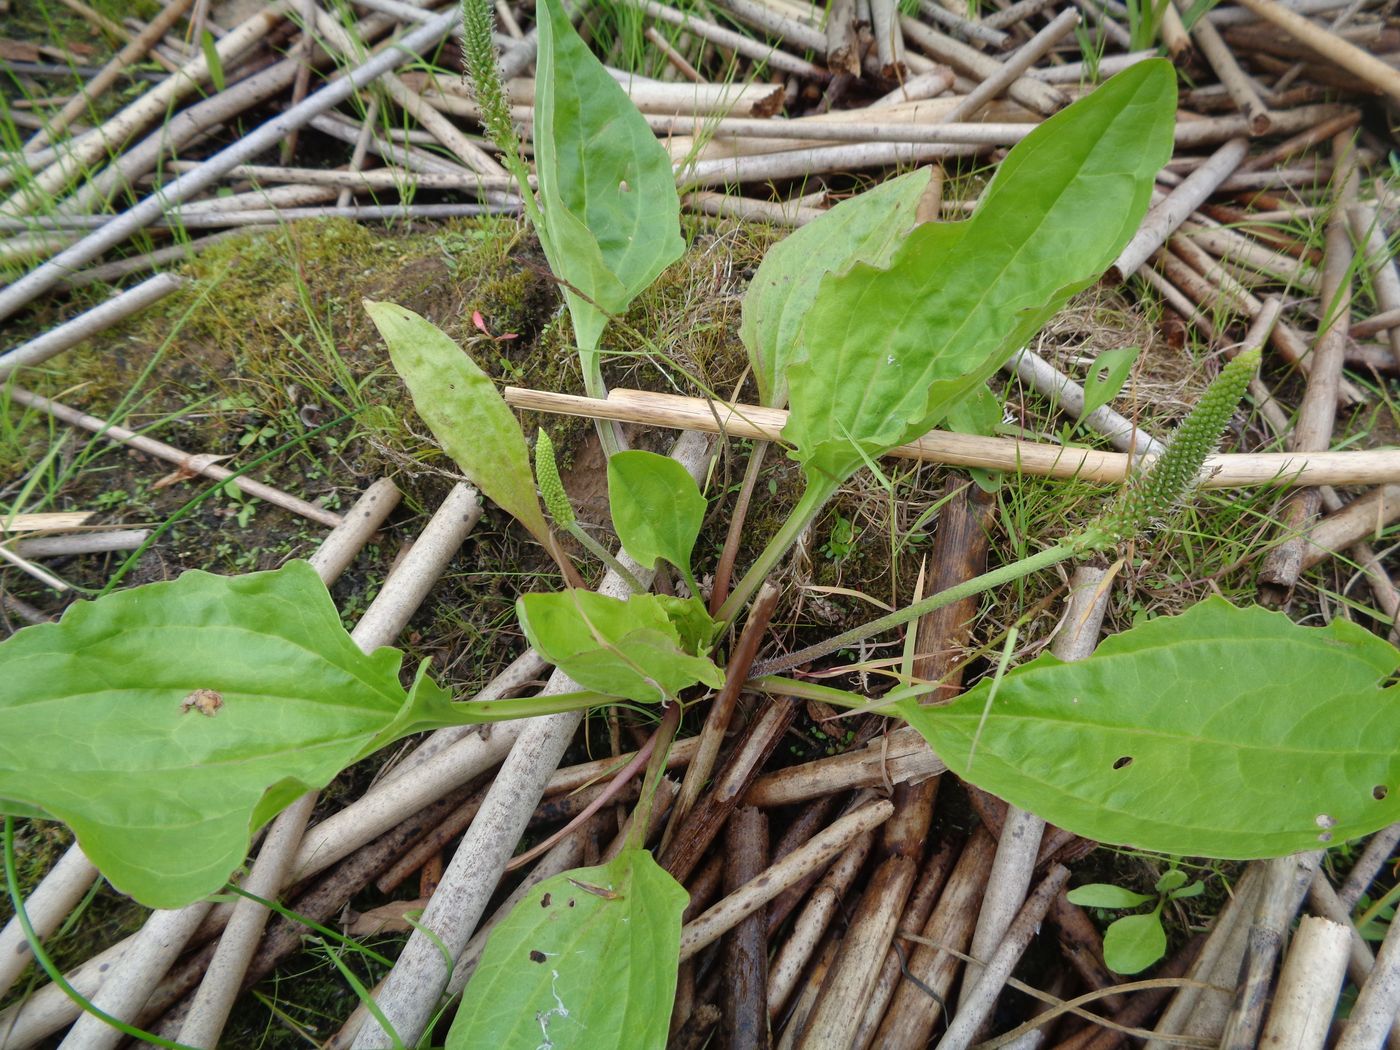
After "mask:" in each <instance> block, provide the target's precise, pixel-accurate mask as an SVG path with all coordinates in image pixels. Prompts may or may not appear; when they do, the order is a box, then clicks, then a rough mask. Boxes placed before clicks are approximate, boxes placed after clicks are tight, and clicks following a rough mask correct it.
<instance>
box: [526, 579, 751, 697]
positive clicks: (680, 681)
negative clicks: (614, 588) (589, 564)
mask: <svg viewBox="0 0 1400 1050" xmlns="http://www.w3.org/2000/svg"><path fill="white" fill-rule="evenodd" d="M515 608H516V615H517V616H518V617H519V619H520V626H521V627H522V628H523V629H524V631H525V636H526V637H527V638H528V639H529V640H530V644H531V645H532V646H534V647H535V648H536V649H537V650H538V651H539V653H540V655H541V656H543V657H544V658H545V659H546V660H548V661H549V662H550V663H552V664H554V665H556V666H557V667H559V668H560V669H561V670H563V671H564V673H565V674H567V675H568V676H569V677H570V678H572V679H573V680H574V681H575V682H577V683H578V684H579V685H581V686H583V687H584V688H585V689H596V690H597V691H598V692H600V693H608V694H609V695H611V696H620V697H625V698H627V699H629V700H636V701H638V702H639V703H656V702H658V701H661V700H664V699H667V698H670V697H673V696H675V695H676V694H677V693H679V692H680V691H681V690H682V689H686V688H688V687H689V686H692V685H694V684H695V683H697V682H704V683H705V684H706V685H709V686H713V687H715V688H718V687H719V686H721V685H723V684H724V675H723V673H722V672H721V671H720V669H719V668H718V667H716V666H715V665H714V664H713V663H712V662H711V661H710V660H708V659H706V658H705V657H703V656H695V655H692V654H691V653H688V652H686V651H685V649H684V648H683V647H682V645H681V638H680V634H679V631H678V629H677V627H676V626H675V624H674V623H672V621H671V618H670V616H669V615H668V612H667V606H666V605H664V604H663V603H662V602H661V601H659V600H658V598H657V596H656V595H652V594H634V595H632V596H631V597H630V598H628V599H627V600H626V601H621V600H619V599H617V598H610V597H608V596H607V595H603V594H596V593H594V592H593V591H581V590H569V591H563V592H562V593H557V594H527V595H524V596H522V597H521V598H520V599H518V600H517V601H516V603H515Z"/></svg>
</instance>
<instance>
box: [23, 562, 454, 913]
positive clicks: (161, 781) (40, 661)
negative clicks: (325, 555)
mask: <svg viewBox="0 0 1400 1050" xmlns="http://www.w3.org/2000/svg"><path fill="white" fill-rule="evenodd" d="M402 659H403V656H402V654H401V653H399V652H398V651H397V650H394V649H387V648H386V649H380V650H379V651H378V652H376V653H374V654H373V655H366V654H365V653H363V652H361V650H360V648H359V646H357V645H356V644H355V643H354V642H353V641H352V640H351V639H350V636H349V635H348V634H347V633H346V632H345V629H344V628H343V627H342V626H341V623H340V618H339V616H338V615H337V614H336V610H335V605H334V604H333V603H332V601H331V598H330V595H329V594H327V592H326V588H325V585H324V584H322V583H321V580H320V578H319V577H318V576H317V575H316V572H315V570H314V569H312V568H311V566H310V565H308V564H307V563H306V562H300V561H296V562H290V563H288V564H287V565H286V566H284V567H283V568H281V569H278V570H276V571H274V572H259V573H253V574H251V575H247V576H231V577H228V576H213V575H210V574H209V573H205V572H187V573H185V574H184V575H183V576H181V577H180V578H179V579H177V580H174V581H172V582H169V583H152V584H147V585H146V586H143V587H136V588H132V589H131V590H127V591H119V592H116V593H114V594H111V595H108V596H107V597H104V598H101V599H99V600H97V601H92V602H78V603H77V604H75V605H73V606H72V607H71V608H70V609H69V610H68V611H67V612H66V613H65V614H64V616H63V619H62V620H60V621H59V622H58V623H56V624H43V625H40V626H37V627H28V628H26V629H24V630H22V631H20V632H19V633H18V634H16V635H14V637H12V638H10V639H9V640H7V641H6V642H4V643H3V644H0V678H3V679H4V681H5V689H4V692H3V697H0V811H6V812H18V813H30V814H32V813H34V812H35V811H36V810H38V811H42V812H43V813H45V814H47V815H49V816H51V817H53V818H55V819H58V820H62V821H63V822H65V823H66V824H68V825H69V827H71V828H72V829H73V831H74V832H75V833H76V834H77V836H78V842H79V843H80V844H81V845H82V847H83V851H84V852H85V853H86V854H87V855H88V857H90V858H91V859H92V861H93V863H94V864H96V865H97V866H98V867H99V868H100V869H101V870H102V872H103V874H104V875H106V876H107V878H108V879H109V880H110V881H111V882H112V884H113V885H114V886H116V887H117V888H118V889H120V890H122V891H123V892H124V893H129V894H131V896H133V897H135V898H136V899H137V900H139V901H140V902H141V903H142V904H146V905H149V906H151V907H153V908H174V907H179V906H181V905H184V904H188V903H189V902H190V901H193V900H197V899H198V898H200V897H203V896H205V895H207V894H209V893H213V892H215V891H216V890H218V889H219V887H220V886H222V885H223V884H224V882H225V881H226V880H227V879H228V877H229V875H230V873H232V872H233V871H234V869H236V868H237V867H238V866H239V865H240V864H242V863H243V859H244V856H245V854H246V852H247V849H248V839H249V835H250V834H251V833H252V832H253V831H255V830H256V829H257V828H259V827H261V826H262V825H263V824H264V823H266V822H267V821H268V820H270V819H271V818H272V817H273V816H275V815H276V814H277V813H278V812H279V811H280V810H281V809H283V808H284V807H285V806H287V805H288V804H289V803H290V802H292V801H293V800H294V799H296V798H297V797H298V796H299V795H301V794H302V793H303V792H305V791H308V790H311V789H313V788H321V787H324V786H325V785H326V784H328V783H329V782H330V781H331V779H332V778H333V777H334V776H335V775H336V774H337V773H339V772H340V771H341V770H342V769H344V768H345V767H346V766H348V765H350V764H351V763H353V762H355V761H358V760H359V759H360V758H363V757H364V756H365V755H368V754H369V753H371V752H373V751H375V750H377V749H379V748H380V747H382V746H384V745H385V744H388V743H390V742H391V741H393V740H396V739H398V738H399V737H401V736H405V735H407V734H409V733H413V732H417V731H418V730H420V729H425V728H432V727H435V726H441V725H450V724H454V723H457V722H461V721H466V720H467V719H463V718H462V717H460V715H459V714H458V713H456V712H454V710H453V705H452V704H451V703H450V697H449V696H448V695H447V693H445V692H444V691H443V690H441V689H439V688H438V687H437V686H435V685H434V684H433V683H432V682H431V681H430V680H428V679H427V678H426V677H425V676H424V675H423V673H422V671H423V669H422V668H420V670H419V675H418V678H417V680H416V681H415V682H414V684H413V687H412V688H411V689H410V690H408V691H405V690H404V688H403V687H402V686H401V685H400V684H399V667H400V663H401V662H402Z"/></svg>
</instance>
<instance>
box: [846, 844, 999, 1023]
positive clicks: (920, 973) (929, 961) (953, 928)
mask: <svg viewBox="0 0 1400 1050" xmlns="http://www.w3.org/2000/svg"><path fill="white" fill-rule="evenodd" d="M995 853H996V840H995V839H994V838H992V836H991V833H990V832H988V831H987V829H986V828H985V827H978V828H977V829H976V830H975V831H974V832H973V833H972V837H971V838H969V839H968V840H967V845H966V846H964V847H963V851H962V855H961V856H960V857H959V858H958V862H957V864H956V865H954V867H953V872H952V874H951V875H949V876H948V882H947V884H946V885H945V886H944V888H943V893H942V895H941V896H940V897H939V899H938V904H937V905H936V906H935V907H934V910H933V914H931V915H930V916H929V917H928V921H927V922H926V923H925V924H924V926H923V928H922V929H921V930H918V931H914V930H901V931H900V936H901V937H908V938H909V939H911V940H913V941H914V943H915V944H916V947H915V949H914V951H913V953H912V955H911V956H910V957H909V961H908V971H909V974H910V975H911V977H912V978H913V979H912V980H908V981H904V982H902V983H901V984H900V985H899V986H898V988H896V989H895V994H894V1000H893V1001H892V1002H891V1003H890V1007H889V1009H888V1011H886V1013H885V1018H884V1020H883V1021H882V1022H881V1024H880V1028H879V1030H878V1031H877V1032H876V1033H875V1039H874V1041H873V1043H872V1045H874V1046H879V1047H885V1046H925V1045H927V1043H928V1041H929V1037H930V1036H931V1035H932V1034H933V1029H934V1026H935V1025H937V1024H938V1023H939V1021H947V1020H948V1017H947V1007H946V1000H947V997H948V992H949V990H950V989H951V988H952V986H953V980H954V978H955V977H956V976H957V973H958V968H959V967H960V966H961V960H960V959H959V957H958V956H959V953H961V952H962V951H963V949H964V948H965V947H966V946H967V943H968V941H969V940H970V939H971V937H972V927H973V925H974V923H975V922H976V920H977V909H978V907H979V904H980V902H981V899H982V890H983V889H984V888H985V886H986V882H987V875H988V873H989V872H990V871H991V866H992V858H993V857H994V856H995ZM914 933H917V934H918V937H917V938H914V937H911V936H910V935H911V934H914ZM916 982H917V983H916ZM930 998H932V999H933V1001H932V1002H930Z"/></svg>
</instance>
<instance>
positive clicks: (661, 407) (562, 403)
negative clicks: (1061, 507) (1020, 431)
mask: <svg viewBox="0 0 1400 1050" xmlns="http://www.w3.org/2000/svg"><path fill="white" fill-rule="evenodd" d="M503 393H504V394H505V398H506V400H507V401H508V402H510V403H511V404H512V405H514V406H515V407H516V408H519V409H522V410H525V411H530V412H548V413H553V414H556V415H569V416H583V417H586V418H594V417H596V418H599V419H613V420H618V421H620V422H624V423H642V424H646V425H649V426H659V427H669V428H672V429H677V430H698V431H703V432H705V433H712V434H717V433H724V434H727V435H729V436H730V437H740V438H757V439H760V440H763V441H780V440H781V439H780V436H779V435H780V432H781V431H782V428H783V426H784V425H786V423H787V412H786V411H784V410H783V409H775V408H766V407H761V406H757V405H729V404H726V403H724V402H719V401H706V400H704V399H702V398H689V397H681V396H678V395H674V394H657V393H652V392H650V391H639V390H619V389H613V390H611V391H609V392H608V397H607V400H605V401H600V400H597V399H593V398H586V397H579V396H576V395H572V394H556V393H553V392H550V391H543V390H528V389H525V388H523V387H506V388H505V390H504V391H503ZM889 455H891V456H896V457H899V458H902V459H919V460H923V461H924V462H928V463H944V464H948V465H951V466H964V467H984V468H986V469H989V470H1008V471H1013V472H1018V473H1022V474H1029V475H1035V476H1040V477H1056V478H1080V479H1082V480H1085V481H1097V482H1118V481H1122V480H1123V479H1124V478H1126V477H1127V476H1128V473H1129V471H1130V470H1131V469H1132V465H1131V462H1130V457H1129V456H1127V455H1124V454H1123V453H1118V452H1102V451H1098V450H1093V449H1085V448H1079V447H1076V446H1068V445H1066V446H1052V445H1041V444H1036V443H1034V442H1029V441H1014V440H1010V439H1003V438H981V437H975V436H972V435H966V434H952V433H947V432H944V431H930V432H929V433H928V434H926V435H924V436H923V437H922V438H920V439H918V440H917V441H914V442H911V443H910V444H908V445H901V446H899V447H898V448H895V449H891V450H890V452H889ZM1391 481H1400V451H1392V450H1388V449H1379V450H1373V451H1357V452H1311V453H1293V452H1261V453H1232V454H1221V455H1215V456H1210V457H1208V458H1207V459H1206V465H1205V467H1204V469H1203V470H1202V472H1201V485H1202V487H1204V488H1244V487H1248V486H1254V485H1270V484H1279V485H1377V484H1384V483H1388V482H1391Z"/></svg>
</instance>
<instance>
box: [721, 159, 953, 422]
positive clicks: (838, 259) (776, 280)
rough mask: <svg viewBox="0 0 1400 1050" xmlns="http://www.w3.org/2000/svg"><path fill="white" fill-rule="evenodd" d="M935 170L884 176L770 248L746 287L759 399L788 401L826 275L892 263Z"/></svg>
mask: <svg viewBox="0 0 1400 1050" xmlns="http://www.w3.org/2000/svg"><path fill="white" fill-rule="evenodd" d="M929 175H930V169H928V168H921V169H919V170H918V171H911V172H909V174H907V175H901V176H900V177H899V178H896V179H890V180H888V181H886V182H882V183H881V184H880V185H879V186H876V187H875V188H874V189H872V190H867V191H866V192H865V193H862V194H860V195H859V196H856V197H851V198H849V199H848V200H844V201H842V202H841V203H840V204H838V205H836V207H834V208H832V209H830V210H829V211H827V212H825V213H824V214H823V215H822V216H821V217H820V218H819V219H817V220H816V221H815V222H809V223H808V224H807V225H806V226H799V227H798V228H797V229H796V230H794V231H793V232H792V233H790V234H788V236H787V237H785V238H784V239H783V240H781V241H779V242H778V243H777V244H775V245H773V247H771V248H769V249H768V252H767V254H766V255H764V257H763V262H762V263H760V264H759V267H758V271H757V272H756V273H755V274H754V275H753V280H752V281H750V282H749V287H748V291H746V292H745V293H744V306H743V314H742V318H741V320H740V323H739V338H740V339H742V340H743V341H744V346H746V347H747V348H748V351H749V360H750V361H751V362H753V372H754V378H755V379H756V380H757V381H758V394H759V403H760V404H764V405H770V406H772V407H775V408H781V407H782V406H783V405H784V404H786V403H787V369H788V365H789V364H790V363H791V361H790V358H791V355H792V354H793V352H794V351H795V350H796V349H797V337H798V332H799V330H800V329H801V327H802V319H803V318H804V317H805V316H806V315H807V311H808V310H810V309H811V307H812V304H813V303H814V302H815V301H816V298H817V289H818V287H819V286H820V284H821V281H822V278H823V277H825V276H826V275H827V274H828V273H833V272H836V273H840V272H844V271H846V270H849V269H850V268H851V266H852V265H854V264H855V263H857V262H865V263H869V264H871V265H872V266H887V265H889V259H890V255H891V254H892V253H893V252H894V250H895V248H897V247H898V246H899V244H900V242H901V241H903V239H904V236H905V234H907V233H908V232H909V231H910V230H911V229H913V228H914V223H915V216H916V213H917V211H918V207H919V198H920V197H922V196H923V194H924V191H925V190H927V189H928V184H929Z"/></svg>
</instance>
